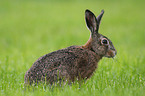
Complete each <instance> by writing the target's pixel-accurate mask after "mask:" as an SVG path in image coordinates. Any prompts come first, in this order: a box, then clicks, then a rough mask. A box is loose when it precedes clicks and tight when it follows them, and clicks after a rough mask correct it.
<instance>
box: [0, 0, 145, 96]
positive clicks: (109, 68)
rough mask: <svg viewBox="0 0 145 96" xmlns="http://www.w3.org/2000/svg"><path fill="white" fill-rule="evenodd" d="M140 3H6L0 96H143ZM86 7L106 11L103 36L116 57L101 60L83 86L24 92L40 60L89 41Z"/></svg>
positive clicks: (0, 21)
mask: <svg viewBox="0 0 145 96" xmlns="http://www.w3.org/2000/svg"><path fill="white" fill-rule="evenodd" d="M144 3H145V1H143V0H142V1H141V0H128V1H127V0H123V1H115V0H112V1H107V0H104V1H101V0H100V1H95V0H93V1H89V0H85V1H83V0H82V1H81V0H80V1H77V0H74V1H72V0H70V1H65V0H63V1H61V2H60V1H52V0H49V1H46V0H41V1H39V0H25V1H24V0H21V1H19V0H13V1H10V0H5V1H4V0H3V1H1V3H0V95H1V96H14V95H15V96H24V95H28V96H40V95H41V96H43V95H50V96H68V95H69V96H88V95H91V96H97V95H98V96H100V95H101V96H144V94H145V92H144V90H145V69H144V68H145V38H144V37H145V29H144V25H145V17H144V16H145V13H144V8H145V7H144ZM85 9H90V10H92V11H93V12H94V13H95V14H96V15H98V14H99V13H100V11H101V9H104V10H105V14H104V17H103V19H102V22H101V26H100V33H102V34H104V35H106V36H107V37H109V38H110V39H111V41H112V42H113V43H114V45H115V47H116V49H117V51H118V54H117V56H116V58H115V59H108V58H103V59H102V60H101V61H100V62H99V65H98V69H97V70H96V72H95V73H94V75H93V76H92V78H90V79H89V80H88V81H86V82H85V83H82V85H81V86H79V84H78V83H75V84H73V85H71V86H69V85H65V86H63V87H58V86H56V87H55V86H54V88H53V89H50V88H49V86H47V85H46V86H41V85H39V86H36V87H30V89H29V90H28V89H26V90H25V88H24V75H25V72H26V71H27V70H28V69H29V68H30V67H31V66H32V64H33V62H34V61H35V60H37V58H39V57H40V56H42V55H44V54H46V53H49V52H52V51H55V50H58V49H61V48H65V47H67V46H71V45H82V44H84V43H85V42H86V41H87V39H88V38H89V31H88V30H87V28H86V25H85V20H84V11H85Z"/></svg>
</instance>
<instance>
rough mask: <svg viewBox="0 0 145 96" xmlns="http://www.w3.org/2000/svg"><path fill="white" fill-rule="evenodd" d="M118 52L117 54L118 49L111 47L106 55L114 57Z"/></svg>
mask: <svg viewBox="0 0 145 96" xmlns="http://www.w3.org/2000/svg"><path fill="white" fill-rule="evenodd" d="M116 54H117V51H116V49H110V50H108V51H107V53H106V55H105V57H108V58H113V57H115V56H116Z"/></svg>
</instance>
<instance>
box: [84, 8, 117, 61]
mask: <svg viewBox="0 0 145 96" xmlns="http://www.w3.org/2000/svg"><path fill="white" fill-rule="evenodd" d="M103 14H104V10H102V11H101V13H100V15H98V16H97V17H96V16H95V15H94V14H93V13H92V12H91V11H90V10H86V11H85V19H86V24H87V27H88V28H89V30H90V31H91V37H90V40H89V44H86V46H89V47H88V48H90V49H91V50H92V51H94V52H95V53H96V54H98V55H99V56H102V57H109V58H110V57H112V58H113V57H114V56H115V55H116V53H117V51H116V49H115V48H114V46H113V43H112V42H111V40H109V39H108V38H107V37H106V36H103V35H102V34H100V33H98V31H99V25H100V21H101V18H102V16H103Z"/></svg>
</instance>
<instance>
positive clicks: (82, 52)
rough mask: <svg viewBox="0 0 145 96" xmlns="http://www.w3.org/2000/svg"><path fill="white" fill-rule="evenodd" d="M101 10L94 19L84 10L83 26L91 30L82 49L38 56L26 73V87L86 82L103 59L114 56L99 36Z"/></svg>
mask: <svg viewBox="0 0 145 96" xmlns="http://www.w3.org/2000/svg"><path fill="white" fill-rule="evenodd" d="M103 14H104V10H102V11H101V13H100V15H98V16H97V17H96V16H95V15H94V14H93V13H92V12H91V11H90V10H86V11H85V20H86V25H87V27H88V28H89V30H90V31H91V35H90V38H89V40H88V41H87V43H86V44H85V45H83V46H70V47H68V48H65V49H61V50H57V51H54V52H52V53H49V54H46V55H44V56H42V57H40V58H39V59H38V60H37V61H36V62H34V64H33V65H32V67H31V68H30V69H29V70H28V71H27V72H26V74H25V84H30V85H31V84H32V83H39V82H46V83H48V84H54V83H56V82H58V81H59V82H61V81H62V82H65V81H68V82H74V81H75V80H78V81H81V80H84V79H88V78H90V77H91V76H92V74H93V72H94V71H95V70H96V68H97V64H98V62H99V61H100V60H101V59H102V57H109V58H110V57H112V58H113V57H114V56H115V55H116V53H117V51H116V49H115V48H114V46H113V44H112V42H111V41H110V40H109V39H108V38H107V37H105V36H103V35H101V34H100V33H98V31H99V25H100V22H101V18H102V16H103Z"/></svg>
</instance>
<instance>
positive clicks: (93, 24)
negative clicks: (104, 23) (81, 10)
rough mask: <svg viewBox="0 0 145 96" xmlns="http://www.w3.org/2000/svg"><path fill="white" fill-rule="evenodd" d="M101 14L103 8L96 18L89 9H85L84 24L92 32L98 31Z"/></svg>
mask: <svg viewBox="0 0 145 96" xmlns="http://www.w3.org/2000/svg"><path fill="white" fill-rule="evenodd" d="M103 14H104V10H102V11H101V13H100V14H99V15H98V16H97V18H96V16H95V15H94V14H93V13H92V12H91V11H90V10H86V11H85V19H86V24H87V26H88V28H89V29H90V30H91V32H92V33H98V30H99V25H100V22H101V18H102V16H103Z"/></svg>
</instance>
